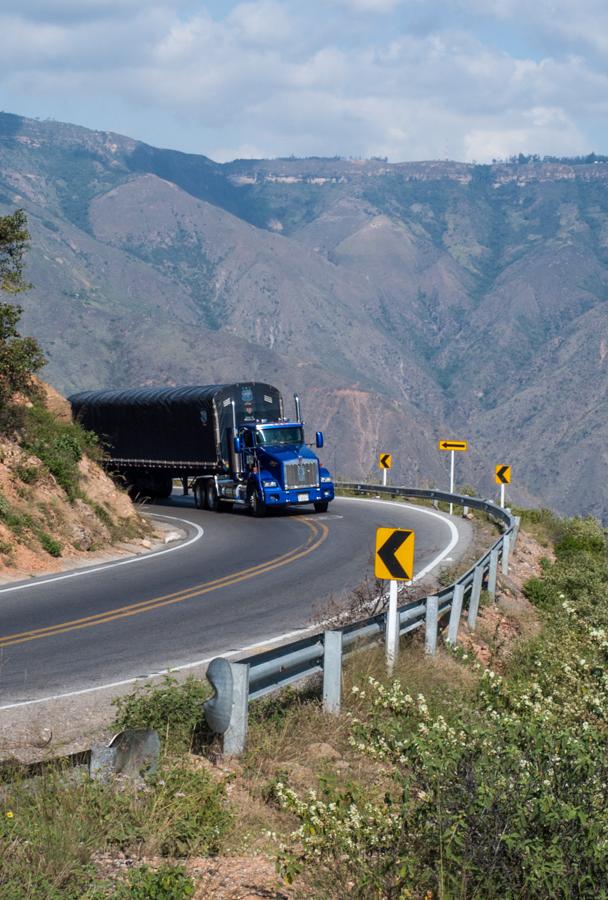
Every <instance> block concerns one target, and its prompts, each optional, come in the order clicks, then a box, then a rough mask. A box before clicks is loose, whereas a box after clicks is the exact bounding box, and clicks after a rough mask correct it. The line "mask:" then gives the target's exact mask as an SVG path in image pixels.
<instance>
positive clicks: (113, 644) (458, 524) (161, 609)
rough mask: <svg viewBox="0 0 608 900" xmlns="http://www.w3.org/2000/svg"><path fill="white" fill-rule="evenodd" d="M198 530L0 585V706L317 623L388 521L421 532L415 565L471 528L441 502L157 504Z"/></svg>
mask: <svg viewBox="0 0 608 900" xmlns="http://www.w3.org/2000/svg"><path fill="white" fill-rule="evenodd" d="M148 510H149V512H150V513H152V514H159V515H163V516H164V517H175V518H178V519H179V520H180V521H179V522H178V523H177V524H179V525H180V526H181V527H182V528H185V529H186V530H187V532H188V540H187V541H185V542H182V543H181V544H180V545H173V546H172V547H171V549H170V550H169V551H168V552H167V550H164V551H160V552H157V553H152V554H149V555H146V556H141V557H136V558H130V559H129V560H128V562H127V563H126V564H125V562H120V563H118V564H117V563H116V562H115V563H108V564H106V565H102V566H97V567H91V568H89V569H85V570H83V569H78V570H75V571H72V572H70V573H66V574H63V575H61V574H60V575H57V576H48V577H44V576H41V577H39V578H35V579H30V580H29V581H27V582H22V583H20V584H17V585H11V586H10V587H4V588H0V708H1V707H2V706H3V705H6V704H13V703H19V702H24V701H30V700H36V699H40V698H43V697H51V696H57V695H59V694H62V693H66V692H69V691H73V690H82V689H87V688H91V687H96V686H101V685H104V684H108V683H111V682H115V681H118V680H121V679H128V678H135V677H142V676H144V677H145V676H147V675H150V674H153V673H154V672H158V671H160V670H163V669H167V668H173V667H177V666H180V665H185V664H187V663H190V662H193V661H196V660H202V659H205V658H208V657H212V656H214V655H220V654H222V653H226V652H229V651H231V650H238V649H240V648H243V647H249V646H251V645H254V644H255V643H256V642H259V641H263V640H265V639H267V638H271V637H275V636H278V635H282V634H286V633H289V632H292V631H294V630H295V629H298V628H302V627H306V626H309V625H310V624H311V622H312V621H313V620H320V619H321V618H322V613H323V610H324V609H326V608H327V604H328V602H329V601H330V599H331V598H332V597H335V596H338V595H340V594H342V593H343V592H345V591H348V590H349V589H352V588H353V587H354V586H355V585H357V584H358V583H360V582H361V580H362V579H363V578H364V577H365V575H366V574H369V573H370V572H371V570H372V551H373V545H374V537H375V530H376V527H378V526H397V527H405V528H411V529H413V530H414V531H415V534H416V559H415V571H416V572H417V573H420V572H422V571H423V570H425V569H426V568H427V567H428V566H429V565H431V566H432V565H433V564H437V563H438V562H439V561H441V560H442V561H444V562H445V561H446V560H448V563H449V560H450V559H455V558H457V556H458V555H459V554H460V553H462V551H463V550H464V548H465V546H466V544H467V543H468V540H469V537H470V530H471V527H470V525H469V524H468V523H465V522H463V521H462V520H460V521H458V520H456V519H450V517H448V516H444V515H441V514H438V513H436V512H434V511H432V510H429V509H426V508H422V507H415V506H408V505H404V504H397V503H392V502H389V501H377V502H376V501H370V500H367V501H366V500H361V499H350V498H340V499H337V500H335V501H334V502H333V503H332V504H330V507H329V511H328V512H327V513H326V514H323V515H315V514H314V513H312V512H311V511H310V510H309V509H294V510H290V511H288V512H286V513H282V514H277V515H272V516H269V517H267V518H265V519H254V518H253V517H251V516H249V515H248V514H247V513H246V512H244V511H243V512H241V511H239V512H235V513H231V512H227V513H211V512H207V511H202V510H196V509H194V507H193V505H192V499H191V498H189V497H188V498H183V497H178V496H173V497H172V498H171V499H170V500H169V501H166V502H165V503H162V504H157V505H154V506H151V507H148Z"/></svg>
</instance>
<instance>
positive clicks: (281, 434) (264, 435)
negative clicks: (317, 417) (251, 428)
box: [255, 425, 304, 447]
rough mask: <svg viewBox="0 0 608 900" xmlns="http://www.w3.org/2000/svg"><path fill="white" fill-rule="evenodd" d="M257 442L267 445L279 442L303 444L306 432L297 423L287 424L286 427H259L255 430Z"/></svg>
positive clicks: (271, 445)
mask: <svg viewBox="0 0 608 900" xmlns="http://www.w3.org/2000/svg"><path fill="white" fill-rule="evenodd" d="M255 438H256V443H257V444H259V445H262V446H266V447H273V446H276V445H277V444H303V443H304V433H303V431H302V429H301V428H299V427H298V426H297V425H287V426H285V427H284V428H283V427H279V428H258V429H256V432H255Z"/></svg>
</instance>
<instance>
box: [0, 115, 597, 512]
mask: <svg viewBox="0 0 608 900" xmlns="http://www.w3.org/2000/svg"><path fill="white" fill-rule="evenodd" d="M16 207H22V208H24V209H25V210H26V212H27V214H28V219H29V225H30V231H31V235H32V240H31V248H30V250H29V251H28V257H27V261H28V266H27V277H28V280H29V281H31V282H32V284H33V285H34V286H33V288H32V289H31V290H29V291H28V292H27V293H25V294H23V295H21V297H20V298H19V302H20V303H21V304H22V306H23V308H24V315H23V319H22V324H23V330H24V331H25V332H26V333H29V334H32V335H34V336H36V337H37V338H38V339H39V340H40V341H41V343H42V345H43V347H44V349H45V352H46V354H47V357H48V360H49V362H48V366H47V369H46V371H45V374H44V377H45V378H46V379H47V380H49V381H50V382H51V383H52V384H53V385H54V386H55V387H56V388H58V389H59V390H61V391H63V392H64V393H69V392H71V391H75V390H81V389H86V388H95V387H102V386H111V387H121V386H127V385H143V384H178V383H203V384H206V383H213V382H218V381H236V380H243V379H250V378H255V379H259V380H264V381H270V382H271V383H273V384H276V385H277V386H278V387H280V388H281V389H282V390H283V392H284V396H286V398H287V399H289V398H290V396H291V394H292V393H293V392H294V391H297V392H298V393H300V394H301V395H302V397H303V411H304V416H305V419H306V420H307V422H308V423H309V428H311V429H313V430H316V429H318V428H321V429H323V430H324V432H325V434H326V450H325V451H324V457H323V458H324V461H325V462H326V463H327V464H328V465H329V466H330V468H331V469H332V471H333V472H334V473H335V474H336V475H337V476H339V477H341V478H357V479H359V478H369V477H374V478H377V477H378V468H377V458H378V454H379V453H380V452H392V454H393V459H394V469H393V471H392V472H391V479H392V480H393V481H394V482H402V483H403V482H405V483H408V484H413V483H414V484H425V485H428V484H435V485H438V486H441V487H446V486H447V480H448V474H447V473H448V459H447V454H443V453H441V452H439V451H438V449H437V442H438V440H439V439H440V438H450V437H452V438H458V439H462V438H467V439H468V440H469V442H470V446H471V451H470V453H468V454H466V455H465V454H461V455H460V456H459V458H458V467H457V481H458V483H459V484H461V485H462V484H465V483H468V484H471V485H472V486H474V487H475V489H476V490H478V491H479V492H481V493H482V494H484V495H486V496H489V495H491V494H493V493H494V492H495V491H496V490H497V488H496V485H495V484H494V479H493V473H494V467H495V465H497V464H503V463H508V464H510V465H511V466H512V470H513V484H512V498H513V499H514V500H515V501H518V502H524V503H544V504H546V505H549V506H551V507H553V508H556V509H558V510H560V511H563V512H568V513H583V512H584V513H593V514H595V515H597V516H599V517H601V518H603V519H605V518H607V517H608V492H607V491H606V489H605V488H604V485H603V477H602V471H603V466H605V465H606V464H607V462H608V451H607V449H606V448H607V447H608V416H607V413H608V400H607V399H606V388H607V387H608V303H607V301H608V162H606V160H604V158H596V157H589V158H585V159H576V160H560V159H546V158H545V159H542V160H541V159H538V158H529V157H519V158H518V159H514V160H511V161H508V162H496V163H493V164H492V165H474V164H464V163H456V162H450V161H435V162H410V163H395V164H391V163H388V162H386V161H385V160H382V159H372V160H346V159H341V158H336V159H322V158H307V159H297V158H289V159H274V160H235V161H233V162H230V163H224V164H220V163H216V162H213V161H212V160H210V159H208V158H207V157H205V156H202V155H200V156H199V155H193V154H185V153H180V152H177V151H173V150H164V149H158V148H154V147H150V146H148V145H146V144H143V143H141V142H138V141H136V140H133V139H130V138H128V137H123V136H121V135H117V134H113V133H108V132H97V131H91V130H88V129H85V128H81V127H78V126H75V125H69V124H63V123H58V122H54V121H38V120H32V119H25V118H22V117H20V116H16V115H12V114H9V113H2V114H0V214H3V215H4V214H6V213H8V212H11V211H13V210H14V209H15V208H16Z"/></svg>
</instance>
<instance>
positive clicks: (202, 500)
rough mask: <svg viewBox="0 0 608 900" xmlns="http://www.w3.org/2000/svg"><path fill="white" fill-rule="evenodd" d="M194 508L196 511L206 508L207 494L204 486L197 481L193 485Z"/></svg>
mask: <svg viewBox="0 0 608 900" xmlns="http://www.w3.org/2000/svg"><path fill="white" fill-rule="evenodd" d="M193 493H194V506H195V507H196V509H205V507H206V506H207V492H206V491H205V488H204V486H203V485H202V484H201V483H200V481H198V482H197V483H196V484H195V485H194V492H193Z"/></svg>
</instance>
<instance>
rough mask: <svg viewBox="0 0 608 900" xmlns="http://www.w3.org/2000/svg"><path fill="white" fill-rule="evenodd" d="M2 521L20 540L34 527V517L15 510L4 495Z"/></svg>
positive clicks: (0, 509) (0, 504) (0, 511)
mask: <svg viewBox="0 0 608 900" xmlns="http://www.w3.org/2000/svg"><path fill="white" fill-rule="evenodd" d="M0 521H2V522H4V524H5V525H6V526H7V528H10V530H11V531H12V532H13V534H14V535H15V536H16V537H17V538H19V539H23V538H24V537H25V535H26V533H27V532H28V531H31V529H32V528H33V526H34V521H33V519H32V517H31V516H29V515H28V514H27V513H20V512H17V511H16V510H14V509H13V507H12V506H11V505H10V503H9V502H8V500H7V499H6V497H5V496H4V495H3V494H0Z"/></svg>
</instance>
